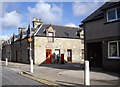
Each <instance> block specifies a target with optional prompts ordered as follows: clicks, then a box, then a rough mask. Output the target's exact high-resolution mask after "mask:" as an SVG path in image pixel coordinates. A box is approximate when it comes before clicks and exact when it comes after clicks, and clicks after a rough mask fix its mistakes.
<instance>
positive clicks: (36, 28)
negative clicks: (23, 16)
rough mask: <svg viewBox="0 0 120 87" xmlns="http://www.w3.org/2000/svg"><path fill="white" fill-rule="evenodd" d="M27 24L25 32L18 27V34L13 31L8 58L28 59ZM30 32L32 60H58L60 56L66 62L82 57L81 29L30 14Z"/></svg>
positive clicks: (55, 61)
mask: <svg viewBox="0 0 120 87" xmlns="http://www.w3.org/2000/svg"><path fill="white" fill-rule="evenodd" d="M29 27H30V26H29ZM29 27H28V30H27V32H26V29H25V28H19V35H13V38H12V39H11V58H12V59H11V61H14V62H21V63H29V62H30V60H29V42H28V37H29V35H30V34H29ZM31 33H32V39H33V41H32V58H33V59H34V64H38V65H39V64H41V63H47V64H48V63H49V64H51V63H62V62H61V60H64V62H68V63H82V62H83V61H84V53H83V50H84V44H83V38H84V37H83V36H84V35H83V34H84V33H83V29H80V28H74V27H66V26H59V25H52V24H44V23H43V22H42V20H40V19H37V18H34V20H33V28H32V29H31ZM64 62H63V63H64Z"/></svg>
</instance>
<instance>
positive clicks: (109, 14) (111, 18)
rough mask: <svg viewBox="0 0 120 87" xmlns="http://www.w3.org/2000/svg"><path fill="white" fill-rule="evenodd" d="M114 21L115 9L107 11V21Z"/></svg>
mask: <svg viewBox="0 0 120 87" xmlns="http://www.w3.org/2000/svg"><path fill="white" fill-rule="evenodd" d="M114 19H116V14H115V9H114V10H110V11H108V20H114Z"/></svg>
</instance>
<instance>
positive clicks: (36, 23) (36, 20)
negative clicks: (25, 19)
mask: <svg viewBox="0 0 120 87" xmlns="http://www.w3.org/2000/svg"><path fill="white" fill-rule="evenodd" d="M42 23H43V21H42V20H41V19H37V18H36V17H34V19H33V28H37V27H38V25H41V24H42Z"/></svg>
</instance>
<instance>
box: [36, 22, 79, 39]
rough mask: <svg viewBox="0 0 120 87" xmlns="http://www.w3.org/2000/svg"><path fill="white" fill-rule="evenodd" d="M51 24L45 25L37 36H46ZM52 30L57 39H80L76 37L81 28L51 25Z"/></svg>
mask: <svg viewBox="0 0 120 87" xmlns="http://www.w3.org/2000/svg"><path fill="white" fill-rule="evenodd" d="M50 25H51V24H43V25H42V27H41V29H40V30H39V31H38V33H37V34H36V36H46V34H45V32H44V31H45V29H47V28H48V27H49V26H50ZM51 26H52V28H53V29H54V30H55V37H58V38H59V37H60V38H62V37H63V38H79V37H78V36H77V35H76V32H77V31H78V30H80V29H79V28H75V27H66V26H59V25H51Z"/></svg>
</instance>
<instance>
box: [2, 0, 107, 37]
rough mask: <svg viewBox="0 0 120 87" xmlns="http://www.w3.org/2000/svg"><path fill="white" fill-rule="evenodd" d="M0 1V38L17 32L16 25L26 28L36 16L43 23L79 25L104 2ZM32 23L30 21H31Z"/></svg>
mask: <svg viewBox="0 0 120 87" xmlns="http://www.w3.org/2000/svg"><path fill="white" fill-rule="evenodd" d="M96 1H97V0H93V1H92V2H75V1H73V2H45V1H43V0H42V1H37V2H2V5H0V8H2V16H1V17H0V19H1V23H2V30H1V32H2V33H1V34H0V38H8V37H10V36H12V34H13V33H15V34H18V27H25V28H26V29H27V27H28V25H29V23H30V17H31V20H32V19H33V18H34V17H36V18H40V19H42V21H43V23H44V24H50V23H51V24H55V25H62V26H72V27H79V25H80V23H81V21H82V20H83V19H85V18H86V17H87V16H89V15H90V14H91V13H93V12H94V11H95V10H96V9H98V8H99V7H100V6H101V5H103V4H104V3H105V2H96ZM31 24H32V22H31Z"/></svg>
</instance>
